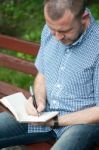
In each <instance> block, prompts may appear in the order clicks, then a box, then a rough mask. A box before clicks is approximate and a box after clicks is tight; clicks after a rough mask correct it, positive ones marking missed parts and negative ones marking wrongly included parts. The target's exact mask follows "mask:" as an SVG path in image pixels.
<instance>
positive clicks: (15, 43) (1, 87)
mask: <svg viewBox="0 0 99 150" xmlns="http://www.w3.org/2000/svg"><path fill="white" fill-rule="evenodd" d="M0 48H4V49H6V51H9V50H10V51H16V52H21V53H24V54H28V55H31V56H36V55H37V52H38V49H39V44H37V43H32V42H27V41H24V40H19V39H16V38H12V37H9V36H5V35H0ZM0 67H4V68H9V69H12V70H15V71H19V72H24V73H26V74H31V75H32V76H35V75H36V73H37V70H36V68H35V66H34V65H33V62H31V61H28V60H26V59H22V58H17V57H14V56H11V55H7V54H4V53H0ZM19 91H22V92H23V93H24V95H25V96H26V97H27V98H28V97H29V96H30V94H29V92H28V91H27V90H25V89H22V88H20V87H16V86H15V85H12V84H9V83H5V82H3V81H0V98H2V97H3V96H6V95H10V94H13V93H15V92H19ZM0 111H6V110H5V109H4V108H3V107H2V106H0ZM52 145H53V143H47V142H45V143H39V144H29V145H24V146H23V149H24V150H50V148H51V146H52ZM94 150H99V146H97V147H95V148H94Z"/></svg>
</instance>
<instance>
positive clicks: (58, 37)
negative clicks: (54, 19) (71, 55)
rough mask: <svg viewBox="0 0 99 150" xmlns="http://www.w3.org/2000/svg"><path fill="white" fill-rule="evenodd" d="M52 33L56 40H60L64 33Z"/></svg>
mask: <svg viewBox="0 0 99 150" xmlns="http://www.w3.org/2000/svg"><path fill="white" fill-rule="evenodd" d="M52 34H53V35H54V36H55V37H56V39H57V40H62V39H63V38H64V35H63V34H62V33H59V32H57V31H53V33H52Z"/></svg>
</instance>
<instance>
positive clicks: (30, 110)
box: [26, 97, 45, 116]
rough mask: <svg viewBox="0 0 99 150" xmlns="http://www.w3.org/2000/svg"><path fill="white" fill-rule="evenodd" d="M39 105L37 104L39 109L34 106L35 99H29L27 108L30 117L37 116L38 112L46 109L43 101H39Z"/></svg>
mask: <svg viewBox="0 0 99 150" xmlns="http://www.w3.org/2000/svg"><path fill="white" fill-rule="evenodd" d="M37 101H39V103H37V109H36V108H35V107H34V106H33V99H32V97H29V99H28V103H27V106H26V111H27V113H28V114H29V115H33V116H37V115H38V112H39V113H41V112H42V111H44V109H45V104H44V103H43V101H42V100H37Z"/></svg>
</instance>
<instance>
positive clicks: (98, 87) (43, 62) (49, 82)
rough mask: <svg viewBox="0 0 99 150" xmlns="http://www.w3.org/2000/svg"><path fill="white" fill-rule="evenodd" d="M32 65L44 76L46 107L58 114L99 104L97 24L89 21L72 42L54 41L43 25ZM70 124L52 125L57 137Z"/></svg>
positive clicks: (32, 128)
mask: <svg viewBox="0 0 99 150" xmlns="http://www.w3.org/2000/svg"><path fill="white" fill-rule="evenodd" d="M35 66H36V68H37V69H38V71H39V72H41V73H42V74H43V75H44V76H45V79H46V91H47V106H46V111H59V115H63V114H68V113H72V112H75V111H79V110H82V109H85V108H89V107H93V106H96V105H97V106H98V105H99V25H98V24H97V23H96V22H95V20H94V18H93V17H92V16H91V14H90V25H89V26H88V28H87V29H86V31H85V32H84V33H83V34H82V36H81V37H80V38H79V39H78V40H77V41H76V42H75V43H73V44H72V45H65V44H63V43H61V42H60V41H58V40H57V39H56V38H55V37H54V36H53V35H52V34H51V32H50V29H49V28H48V26H47V25H45V27H44V29H43V32H42V36H41V47H40V50H39V53H38V56H37V59H36V62H35ZM68 127H70V126H65V127H59V128H58V129H54V131H55V133H56V134H57V137H58V138H59V137H60V136H61V135H62V133H63V132H64V131H65V130H66V129H67V128H68ZM50 130H52V129H51V128H50V127H47V126H32V125H29V126H28V132H29V133H32V132H48V131H50Z"/></svg>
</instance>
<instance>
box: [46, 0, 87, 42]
mask: <svg viewBox="0 0 99 150" xmlns="http://www.w3.org/2000/svg"><path fill="white" fill-rule="evenodd" d="M84 12H85V2H84V0H45V3H44V15H45V20H46V23H47V25H48V26H49V28H50V29H51V32H52V34H53V35H54V36H55V37H56V38H57V39H58V40H60V41H62V42H63V43H65V44H72V43H73V42H74V41H76V40H77V39H78V38H79V36H80V35H81V33H82V32H83V28H84V25H85V20H84V19H86V18H84V19H83V14H84Z"/></svg>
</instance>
